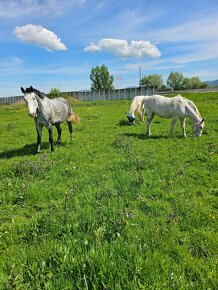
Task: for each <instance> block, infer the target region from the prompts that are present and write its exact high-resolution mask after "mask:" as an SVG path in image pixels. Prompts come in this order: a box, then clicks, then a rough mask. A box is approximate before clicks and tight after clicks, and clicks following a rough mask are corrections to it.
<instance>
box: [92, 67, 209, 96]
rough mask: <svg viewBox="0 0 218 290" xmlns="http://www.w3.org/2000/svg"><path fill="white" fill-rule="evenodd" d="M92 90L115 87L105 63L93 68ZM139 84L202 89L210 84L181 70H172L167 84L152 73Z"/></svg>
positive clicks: (181, 88) (107, 89) (174, 88)
mask: <svg viewBox="0 0 218 290" xmlns="http://www.w3.org/2000/svg"><path fill="white" fill-rule="evenodd" d="M90 80H91V90H92V91H105V92H108V91H111V90H113V89H114V85H113V81H114V77H113V75H110V73H109V71H108V68H107V67H106V66H105V65H102V66H96V67H94V68H92V70H91V73H90ZM138 85H139V86H145V87H155V88H156V89H157V90H159V91H161V90H169V89H171V90H176V91H177V90H188V89H202V88H206V87H207V86H208V85H207V84H206V83H204V82H202V81H201V80H200V78H199V77H198V76H195V77H191V78H186V77H184V76H183V74H182V73H180V72H177V71H175V72H173V71H172V72H171V73H170V74H169V76H168V78H167V83H166V85H165V84H164V81H163V78H162V76H161V75H160V74H151V75H145V76H143V77H142V78H141V79H140V81H139V84H138Z"/></svg>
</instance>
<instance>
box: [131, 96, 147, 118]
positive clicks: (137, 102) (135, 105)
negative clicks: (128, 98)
mask: <svg viewBox="0 0 218 290" xmlns="http://www.w3.org/2000/svg"><path fill="white" fill-rule="evenodd" d="M145 97H146V96H135V97H134V98H133V101H132V103H131V106H130V109H129V113H130V115H134V113H135V111H136V112H137V114H138V117H139V119H140V120H141V121H143V117H142V107H143V105H144V99H145Z"/></svg>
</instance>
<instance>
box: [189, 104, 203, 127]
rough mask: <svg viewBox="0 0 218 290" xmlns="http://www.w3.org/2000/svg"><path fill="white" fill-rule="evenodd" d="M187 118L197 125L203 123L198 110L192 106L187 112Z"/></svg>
mask: <svg viewBox="0 0 218 290" xmlns="http://www.w3.org/2000/svg"><path fill="white" fill-rule="evenodd" d="M186 114H187V116H188V117H189V118H190V119H191V120H192V122H193V123H197V122H200V121H201V116H200V114H199V112H198V110H197V109H196V110H195V109H194V108H193V107H192V106H190V105H189V106H188V107H187V110H186Z"/></svg>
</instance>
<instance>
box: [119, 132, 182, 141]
mask: <svg viewBox="0 0 218 290" xmlns="http://www.w3.org/2000/svg"><path fill="white" fill-rule="evenodd" d="M121 135H123V136H126V137H134V138H137V139H141V140H148V141H149V140H159V139H172V138H171V137H169V136H168V135H154V136H153V135H152V136H151V138H148V137H147V136H146V134H145V133H141V134H139V133H123V134H121ZM173 138H174V139H175V138H176V139H182V138H183V137H182V136H175V137H173Z"/></svg>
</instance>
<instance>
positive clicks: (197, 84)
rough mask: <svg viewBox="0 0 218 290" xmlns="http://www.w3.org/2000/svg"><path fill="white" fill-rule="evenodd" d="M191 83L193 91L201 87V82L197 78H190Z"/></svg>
mask: <svg viewBox="0 0 218 290" xmlns="http://www.w3.org/2000/svg"><path fill="white" fill-rule="evenodd" d="M191 82H192V88H193V89H199V88H200V87H201V84H202V81H201V80H200V79H199V77H192V78H191Z"/></svg>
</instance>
